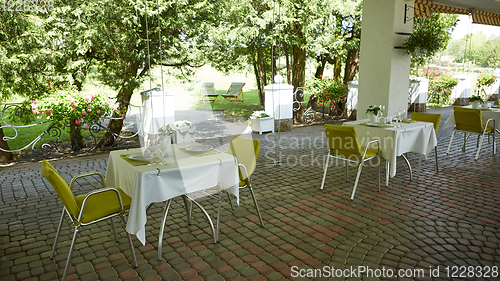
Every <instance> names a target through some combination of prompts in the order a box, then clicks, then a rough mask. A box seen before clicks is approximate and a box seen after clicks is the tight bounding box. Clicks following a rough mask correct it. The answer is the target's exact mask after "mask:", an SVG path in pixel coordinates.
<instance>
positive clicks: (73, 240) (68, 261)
mask: <svg viewBox="0 0 500 281" xmlns="http://www.w3.org/2000/svg"><path fill="white" fill-rule="evenodd" d="M79 229H80V226H75V233H74V234H73V239H72V240H71V246H70V248H69V253H68V259H67V260H66V266H65V267H64V273H63V277H62V279H61V281H66V278H67V277H68V270H69V265H70V262H71V255H72V254H73V249H74V248H75V242H76V236H77V235H78V231H79Z"/></svg>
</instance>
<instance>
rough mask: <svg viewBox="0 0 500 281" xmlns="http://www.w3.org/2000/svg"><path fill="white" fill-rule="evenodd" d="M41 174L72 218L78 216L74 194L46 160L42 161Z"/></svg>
mask: <svg viewBox="0 0 500 281" xmlns="http://www.w3.org/2000/svg"><path fill="white" fill-rule="evenodd" d="M42 176H43V177H44V178H45V179H47V181H49V183H50V184H51V185H52V187H53V188H54V189H55V190H56V192H57V195H59V198H61V201H62V202H63V204H64V206H65V207H66V210H67V211H68V213H69V214H70V215H72V216H73V217H74V218H77V217H78V214H79V213H80V208H79V207H78V205H77V204H76V200H75V196H74V195H73V192H71V189H70V188H69V186H68V183H67V182H66V181H65V180H64V178H63V177H62V176H61V174H59V173H58V172H57V171H56V169H55V168H54V167H53V166H52V165H50V163H49V162H48V161H47V160H43V161H42Z"/></svg>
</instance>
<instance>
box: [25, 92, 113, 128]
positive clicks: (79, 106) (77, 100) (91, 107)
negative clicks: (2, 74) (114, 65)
mask: <svg viewBox="0 0 500 281" xmlns="http://www.w3.org/2000/svg"><path fill="white" fill-rule="evenodd" d="M118 105H119V104H118V103H116V104H113V105H110V104H109V100H108V98H107V97H103V96H100V95H87V96H83V95H82V94H81V93H80V92H76V91H74V90H69V91H61V92H59V93H56V94H55V95H54V96H52V97H49V98H46V99H44V100H33V101H31V109H32V112H33V114H35V115H36V118H37V119H43V118H46V119H48V120H51V121H52V122H54V123H57V124H59V125H66V124H70V123H71V122H74V123H75V124H76V125H80V124H86V126H85V128H86V129H88V128H89V125H92V124H94V123H97V122H98V121H99V120H101V121H102V120H103V119H104V116H109V115H110V114H111V112H112V111H114V110H115V109H116V108H117V107H118Z"/></svg>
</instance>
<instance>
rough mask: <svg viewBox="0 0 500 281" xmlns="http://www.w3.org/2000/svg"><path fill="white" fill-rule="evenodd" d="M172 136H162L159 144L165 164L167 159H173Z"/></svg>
mask: <svg viewBox="0 0 500 281" xmlns="http://www.w3.org/2000/svg"><path fill="white" fill-rule="evenodd" d="M171 142H172V141H171V136H162V137H161V138H160V139H159V142H158V150H160V153H161V156H162V159H163V161H162V163H165V159H166V158H168V157H172V156H173V154H172V143H171Z"/></svg>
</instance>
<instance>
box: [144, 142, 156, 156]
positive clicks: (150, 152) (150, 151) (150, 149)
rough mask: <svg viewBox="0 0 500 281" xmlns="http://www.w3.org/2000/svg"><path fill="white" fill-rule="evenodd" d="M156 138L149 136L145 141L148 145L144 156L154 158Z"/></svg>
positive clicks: (145, 144)
mask: <svg viewBox="0 0 500 281" xmlns="http://www.w3.org/2000/svg"><path fill="white" fill-rule="evenodd" d="M154 144H155V142H154V140H153V139H152V138H148V139H146V140H145V142H144V146H145V147H146V149H145V150H144V154H143V155H144V158H146V159H148V158H153V152H154V150H155V147H154Z"/></svg>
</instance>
